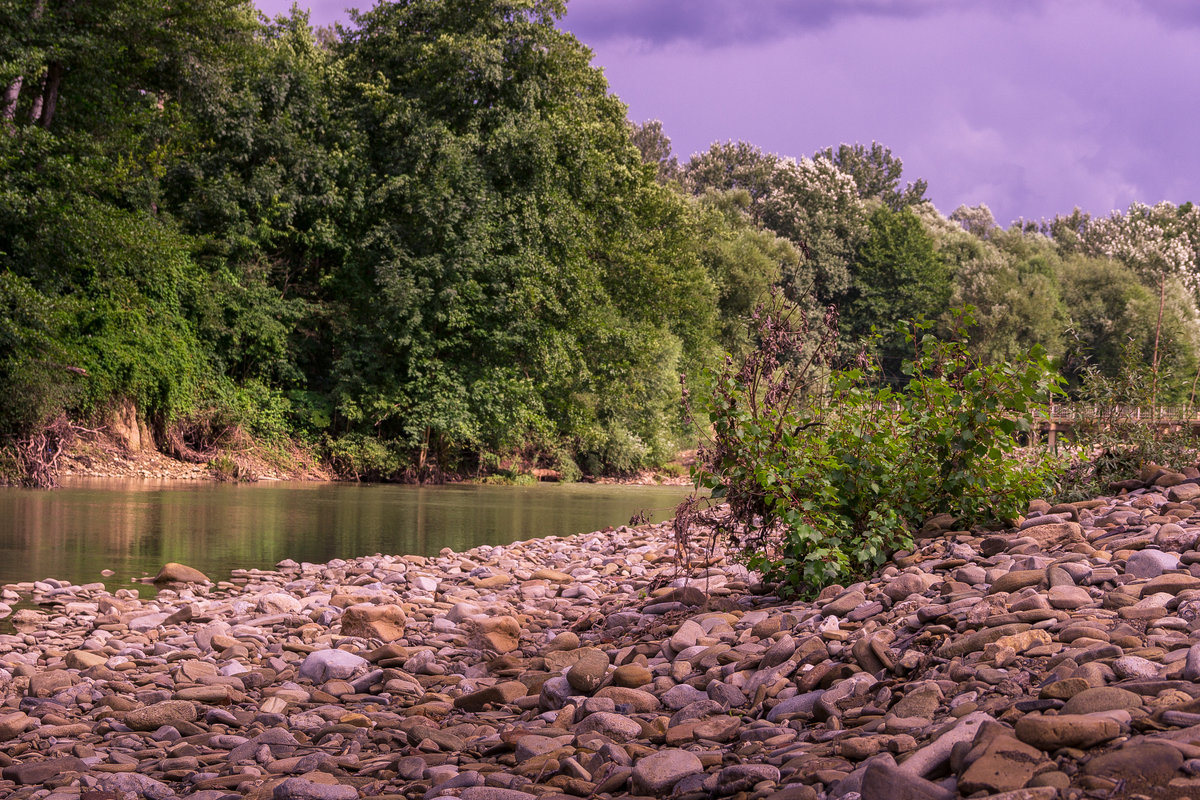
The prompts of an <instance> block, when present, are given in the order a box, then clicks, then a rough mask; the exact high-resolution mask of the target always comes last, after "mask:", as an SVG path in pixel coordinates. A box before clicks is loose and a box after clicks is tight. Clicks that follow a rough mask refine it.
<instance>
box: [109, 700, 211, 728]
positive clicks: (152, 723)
mask: <svg viewBox="0 0 1200 800" xmlns="http://www.w3.org/2000/svg"><path fill="white" fill-rule="evenodd" d="M195 719H196V707H195V706H194V705H192V704H191V703H189V702H188V701H186V700H164V701H163V702H161V703H154V704H153V705H149V706H145V707H143V708H138V709H134V710H133V711H130V712H129V713H128V714H126V715H125V724H126V725H128V726H129V727H130V728H133V729H134V730H135V731H155V730H158V729H159V728H161V727H162V726H164V725H173V726H175V725H178V724H179V723H180V722H193V721H195Z"/></svg>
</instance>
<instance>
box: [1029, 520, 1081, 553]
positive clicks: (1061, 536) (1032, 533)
mask: <svg viewBox="0 0 1200 800" xmlns="http://www.w3.org/2000/svg"><path fill="white" fill-rule="evenodd" d="M1021 536H1022V537H1027V538H1030V539H1033V540H1034V541H1035V542H1036V543H1037V546H1038V548H1039V549H1041V550H1052V549H1060V548H1061V549H1066V548H1067V547H1069V546H1070V545H1072V544H1081V543H1083V542H1085V541H1087V540H1086V539H1085V538H1084V535H1083V527H1082V526H1081V525H1080V524H1079V523H1078V522H1057V523H1050V524H1046V525H1031V526H1029V527H1027V528H1024V529H1023V530H1022V531H1021Z"/></svg>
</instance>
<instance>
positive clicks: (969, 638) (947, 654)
mask: <svg viewBox="0 0 1200 800" xmlns="http://www.w3.org/2000/svg"><path fill="white" fill-rule="evenodd" d="M1031 627H1032V626H1031V625H1030V624H1029V623H1027V622H1012V623H1009V624H1008V625H996V626H995V627H991V628H984V629H982V630H978V631H975V632H974V633H968V634H966V635H963V636H959V637H957V638H951V639H949V640H948V641H947V642H946V643H945V644H943V645H942V646H941V647H939V648H938V650H937V655H938V657H939V658H954V657H955V656H965V655H967V654H968V653H974V652H977V651H979V650H982V649H983V648H985V647H987V646H988V645H989V644H991V643H992V642H994V641H996V640H997V639H1000V638H1003V637H1005V636H1012V635H1013V634H1014V633H1022V632H1023V631H1027V630H1029V629H1030V628H1031Z"/></svg>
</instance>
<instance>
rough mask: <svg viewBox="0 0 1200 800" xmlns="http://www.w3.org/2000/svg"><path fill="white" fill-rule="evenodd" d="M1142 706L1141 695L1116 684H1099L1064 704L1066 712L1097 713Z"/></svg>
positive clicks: (1063, 709)
mask: <svg viewBox="0 0 1200 800" xmlns="http://www.w3.org/2000/svg"><path fill="white" fill-rule="evenodd" d="M1141 707H1142V698H1141V695H1137V694H1134V693H1133V692H1129V691H1126V690H1125V689H1121V688H1118V687H1116V686H1097V687H1095V688H1091V689H1084V690H1083V691H1082V692H1079V693H1078V694H1075V695H1072V697H1071V699H1069V700H1067V704H1066V705H1065V706H1063V708H1062V713H1064V714H1095V713H1097V712H1100V711H1116V710H1120V709H1125V710H1131V709H1135V708H1141Z"/></svg>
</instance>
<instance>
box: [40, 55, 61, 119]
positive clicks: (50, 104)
mask: <svg viewBox="0 0 1200 800" xmlns="http://www.w3.org/2000/svg"><path fill="white" fill-rule="evenodd" d="M62 76H63V65H62V62H61V61H51V62H50V64H49V65H48V66H47V67H46V84H45V87H44V88H43V89H42V115H41V118H40V119H39V120H38V124H39V125H41V126H42V127H43V128H49V127H50V123H51V122H53V121H54V112H55V111H56V110H57V108H58V87H59V86H61V85H62Z"/></svg>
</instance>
